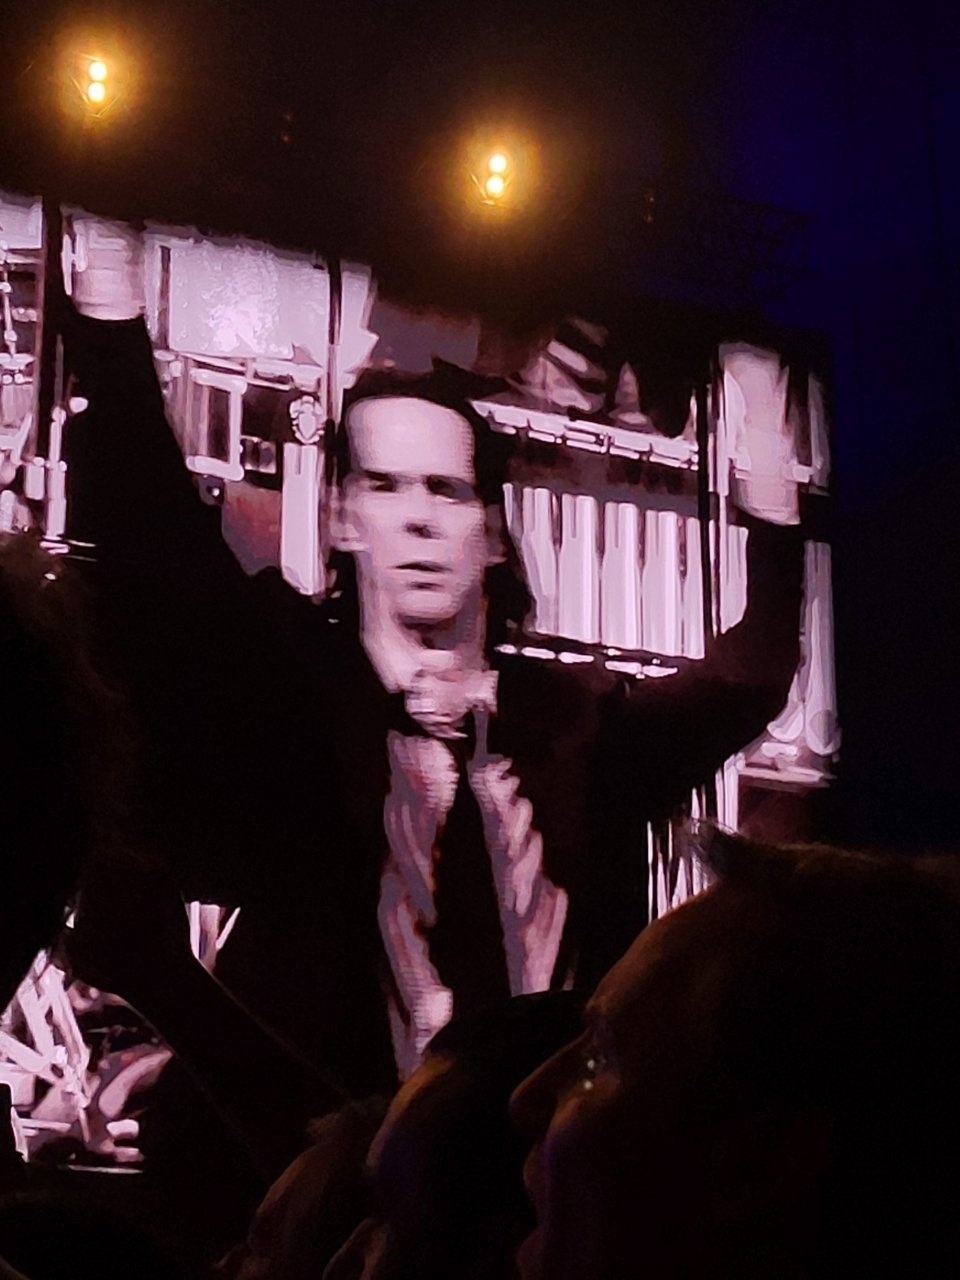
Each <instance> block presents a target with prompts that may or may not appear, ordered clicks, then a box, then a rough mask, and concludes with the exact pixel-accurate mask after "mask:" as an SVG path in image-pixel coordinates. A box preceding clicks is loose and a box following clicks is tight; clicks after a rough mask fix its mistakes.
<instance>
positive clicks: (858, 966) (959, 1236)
mask: <svg viewBox="0 0 960 1280" xmlns="http://www.w3.org/2000/svg"><path fill="white" fill-rule="evenodd" d="M703 856H704V860H705V861H706V862H707V864H708V865H709V866H710V867H711V868H712V869H713V871H714V872H715V873H716V874H717V875H718V877H719V879H720V884H721V887H726V888H728V889H733V890H735V891H739V892H740V893H741V894H743V895H747V896H749V897H750V898H752V899H753V900H754V901H756V902H757V904H758V905H761V906H762V910H761V912H760V917H761V919H762V920H763V921H764V925H763V928H762V931H761V936H762V941H760V942H759V943H758V945H757V947H755V948H753V949H752V950H751V954H750V957H749V961H748V962H745V963H744V964H743V965H742V966H741V969H740V972H738V973H737V975H736V976H735V977H734V978H733V979H732V980H731V982H730V983H729V986H728V992H727V997H726V1000H725V1002H724V1007H723V1008H722V1012H721V1018H720V1026H719V1031H718V1036H717V1040H716V1042H715V1053H714V1055H713V1062H712V1064H711V1073H710V1075H711V1078H710V1079H709V1080H706V1081H701V1082H700V1084H699V1086H698V1097H699V1101H698V1104H697V1105H698V1106H700V1107H703V1108H704V1109H705V1111H706V1112H707V1113H713V1114H716V1113H717V1112H718V1111H720V1110H722V1111H725V1112H727V1113H731V1112H733V1113H736V1111H737V1110H738V1109H742V1110H745V1111H746V1110H750V1111H752V1112H753V1113H754V1114H756V1113H757V1111H758V1109H759V1110H762V1109H763V1108H771V1109H772V1110H773V1111H774V1112H775V1113H779V1114H783V1113H784V1112H785V1111H789V1110H790V1109H791V1108H794V1109H795V1108H800V1109H803V1108H805V1107H811V1106H812V1107H813V1108H818V1109H820V1110H821V1111H822V1112H823V1113H824V1114H826V1115H827V1116H828V1117H829V1121H830V1125H831V1130H832V1134H831V1167H830V1174H829V1177H828V1180H827V1184H826V1185H825V1186H824V1187H823V1188H822V1193H821V1195H820V1202H819V1215H820V1220H821V1223H822V1232H821V1244H822V1247H823V1249H824V1251H825V1255H826V1256H825V1257H821V1258H818V1259H817V1265H816V1267H815V1269H814V1270H815V1273H816V1274H818V1275H828V1274H829V1275H834V1274H873V1270H872V1267H871V1265H870V1263H869V1259H875V1260H876V1261H877V1265H878V1267H879V1263H880V1262H881V1261H882V1262H884V1263H885V1264H886V1263H890V1265H891V1268H892V1270H893V1271H896V1270H897V1269H898V1267H900V1268H905V1270H906V1271H907V1272H909V1273H910V1274H914V1275H924V1276H927V1275H934V1274H937V1275H939V1274H941V1272H940V1270H938V1269H937V1268H938V1267H939V1266H940V1264H941V1263H942V1262H943V1263H945V1262H949V1263H950V1269H951V1270H952V1273H953V1274H955V1273H956V1268H957V1267H958V1266H960V1251H958V1246H960V1227H958V1219H960V1215H958V1212H957V1197H958V1194H960V1104H958V1093H957V1088H958V1081H960V1036H958V1034H957V1018H958V1013H960V894H958V893H957V890H956V878H957V863H956V860H955V859H944V860H942V861H936V862H931V861H928V860H923V859H907V858H904V857H896V856H892V855H891V856H884V855H879V854H863V853H849V852H844V851H841V850H837V849H832V848H828V847H825V846H793V847H776V846H768V845H761V844H755V843H753V842H751V841H749V840H745V839H743V838H742V837H739V836H730V835H727V834H724V833H720V832H714V833H712V834H711V835H709V836H708V837H707V838H706V839H705V840H704V841H703ZM816 1234H817V1233H816V1229H815V1227H814V1223H813V1222H811V1224H810V1236H811V1239H813V1238H814V1237H815V1236H816ZM880 1269H883V1268H880ZM942 1274H947V1271H943V1272H942Z"/></svg>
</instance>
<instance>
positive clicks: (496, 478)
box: [327, 361, 533, 650]
mask: <svg viewBox="0 0 960 1280" xmlns="http://www.w3.org/2000/svg"><path fill="white" fill-rule="evenodd" d="M469 376H470V375H468V374H466V373H464V371H463V370H461V369H457V368H455V367H454V366H452V365H446V364H444V363H442V362H440V361H437V362H436V363H435V365H434V368H433V370H432V372H430V373H425V374H401V373H396V372H394V371H393V370H387V369H370V370H367V371H366V372H365V373H362V374H361V375H360V377H359V378H358V379H357V381H356V383H355V384H354V386H353V387H351V388H350V390H349V391H348V392H347V393H346V394H345V395H344V398H343V413H342V416H341V420H340V423H339V424H338V425H337V428H336V430H335V431H334V432H332V433H331V434H330V435H328V437H327V439H328V446H327V448H328V452H327V479H328V482H330V483H333V484H337V485H342V484H343V482H344V480H346V478H347V477H348V476H349V475H350V473H351V471H352V469H353V458H352V455H351V452H350V436H349V431H348V430H347V424H348V421H349V417H350V410H351V409H352V408H353V406H354V405H356V404H358V403H360V402H361V401H363V400H381V399H409V400H426V401H429V402H430V403H431V404H436V405H440V406H442V407H443V408H445V409H450V410H452V411H453V412H454V413H456V414H458V415H459V416H460V417H461V418H463V420H464V421H465V422H466V423H467V424H468V426H469V427H470V430H471V432H472V433H473V467H474V474H475V476H476V491H477V496H478V497H479V498H480V500H481V501H482V502H483V504H484V506H488V507H489V506H496V507H498V508H500V511H501V513H502V514H503V507H504V500H503V486H504V484H505V483H506V481H507V475H508V468H509V461H510V455H511V452H512V445H511V441H510V437H508V436H505V435H503V434H502V433H500V432H497V431H494V430H492V428H491V427H490V426H489V424H488V423H487V422H486V420H485V419H484V418H483V416H482V415H481V414H479V413H478V412H477V410H476V409H475V408H474V407H473V405H472V404H471V403H470V400H469V398H468V394H467V391H466V384H467V382H468V380H469ZM502 524H503V528H502V536H503V543H504V549H505V552H506V559H505V561H504V563H503V564H497V565H492V566H491V567H490V568H489V569H488V570H487V573H486V578H485V581H484V591H485V593H486V596H487V600H488V612H487V648H488V650H490V649H493V648H495V647H496V646H497V645H498V644H503V643H505V642H506V641H507V640H508V639H509V638H510V637H511V636H513V635H514V634H515V633H516V632H517V631H518V630H519V629H521V628H522V626H523V624H524V622H525V620H526V618H527V615H528V614H529V612H530V609H531V607H532V604H533V598H532V596H531V595H530V590H529V588H528V586H527V582H526V577H525V575H524V572H523V565H522V562H521V560H520V556H519V553H518V552H517V549H516V547H515V546H514V544H513V540H512V539H511V537H510V532H509V530H508V528H507V524H506V519H505V518H504V519H503V522H502ZM330 568H331V569H332V570H333V571H334V575H335V578H336V583H337V590H338V592H339V593H340V596H341V599H342V600H343V601H344V603H345V604H346V611H347V612H348V613H349V611H350V609H351V607H355V601H356V579H355V570H354V563H353V557H352V556H350V555H346V554H344V553H343V552H334V553H333V555H332V556H331V557H330Z"/></svg>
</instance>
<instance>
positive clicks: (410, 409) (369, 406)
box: [335, 396, 499, 626]
mask: <svg viewBox="0 0 960 1280" xmlns="http://www.w3.org/2000/svg"><path fill="white" fill-rule="evenodd" d="M346 429H347V431H348V432H349V441H350V453H351V459H352V467H351V472H350V474H349V475H348V476H347V478H346V480H345V481H344V484H343V490H342V494H341V498H340V510H339V514H338V518H337V520H336V522H335V543H336V545H337V546H338V547H339V548H340V549H341V550H344V551H350V552H352V553H353V555H354V557H355V559H356V562H357V573H358V579H359V583H360V589H361V595H362V596H364V597H366V598H367V599H369V598H370V591H371V590H372V591H373V592H375V593H376V594H377V595H378V596H379V598H380V602H382V603H383V604H384V605H385V606H386V608H387V609H388V611H389V612H390V613H391V614H392V615H393V616H394V617H395V618H396V619H397V620H398V621H399V622H401V623H403V624H404V625H408V626H418V625H423V626H430V625H442V624H444V623H447V622H451V621H453V620H454V619H455V618H457V617H458V616H459V615H460V613H461V611H462V610H463V609H464V607H465V606H466V605H467V604H468V602H470V601H472V600H474V599H475V597H476V593H477V591H478V590H479V588H480V586H481V584H482V582H483V575H484V570H485V569H486V567H487V565H488V564H490V563H491V562H492V561H494V560H495V559H498V558H499V555H498V554H497V550H496V549H495V548H492V547H491V545H490V539H489V538H488V532H487V518H486V512H485V510H484V506H483V502H482V501H481V499H480V498H479V496H478V494H477V492H476V475H475V473H474V441H473V432H472V430H471V428H470V424H469V423H468V422H467V421H466V420H465V419H464V418H462V417H461V416H460V415H459V414H458V413H457V412H456V411H455V410H453V409H449V408H446V407H445V406H443V405H438V404H433V403H432V402H430V401H428V400H417V399H413V398H412V397H400V396H384V397H378V398H376V399H370V400H360V401H358V402H357V403H356V404H355V405H353V406H352V407H351V409H350V411H349V413H348V416H347V420H346Z"/></svg>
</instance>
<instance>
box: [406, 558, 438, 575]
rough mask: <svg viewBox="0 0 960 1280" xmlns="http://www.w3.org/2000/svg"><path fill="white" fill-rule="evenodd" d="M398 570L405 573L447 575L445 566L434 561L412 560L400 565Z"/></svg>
mask: <svg viewBox="0 0 960 1280" xmlns="http://www.w3.org/2000/svg"><path fill="white" fill-rule="evenodd" d="M397 568H398V569H399V570H400V571H401V572H403V573H446V569H445V568H444V567H443V565H442V564H437V563H436V561H434V560H410V561H408V562H407V563H406V564H398V565H397Z"/></svg>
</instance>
